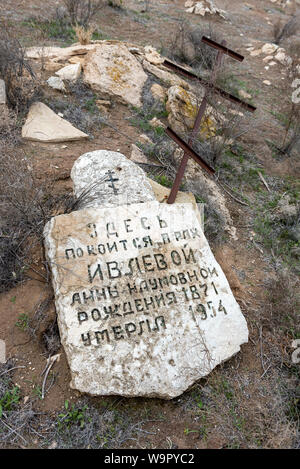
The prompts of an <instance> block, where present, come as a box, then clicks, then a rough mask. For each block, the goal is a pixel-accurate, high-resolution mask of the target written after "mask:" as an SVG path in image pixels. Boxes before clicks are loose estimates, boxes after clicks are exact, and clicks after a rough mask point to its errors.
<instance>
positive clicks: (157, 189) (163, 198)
mask: <svg viewBox="0 0 300 469" xmlns="http://www.w3.org/2000/svg"><path fill="white" fill-rule="evenodd" d="M148 181H149V182H150V184H151V186H152V189H153V192H154V195H155V198H156V200H158V201H159V202H160V203H166V202H167V200H168V197H169V195H170V192H171V189H169V188H168V187H165V186H162V185H161V184H159V183H158V182H156V181H154V180H153V179H149V178H148ZM175 202H176V204H189V203H191V204H192V205H193V206H194V208H195V210H196V209H197V205H201V204H197V202H196V199H195V196H194V194H193V193H192V192H182V191H178V192H177V195H176V200H175ZM201 227H202V230H203V229H204V220H203V218H201Z"/></svg>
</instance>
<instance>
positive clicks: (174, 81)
mask: <svg viewBox="0 0 300 469" xmlns="http://www.w3.org/2000/svg"><path fill="white" fill-rule="evenodd" d="M143 68H144V69H145V70H146V71H147V72H149V73H152V74H153V75H154V76H156V77H157V78H159V79H160V80H161V81H162V82H163V83H164V84H165V85H167V86H175V85H178V86H181V87H182V88H184V89H187V90H188V89H189V88H190V85H189V84H188V83H187V82H186V81H184V80H182V78H179V77H178V76H177V75H175V74H173V73H170V72H168V71H166V69H163V68H160V67H157V66H155V65H152V64H150V63H149V62H148V61H147V60H144V61H143Z"/></svg>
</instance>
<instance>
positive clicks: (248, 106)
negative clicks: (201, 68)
mask: <svg viewBox="0 0 300 469" xmlns="http://www.w3.org/2000/svg"><path fill="white" fill-rule="evenodd" d="M163 65H165V67H167V68H169V69H170V70H173V71H174V72H177V73H180V74H181V75H184V76H185V77H187V78H189V79H190V80H193V81H198V82H199V83H201V85H203V86H205V87H207V88H210V89H212V90H214V91H215V92H216V93H218V94H219V95H220V96H222V97H223V98H225V99H227V100H228V101H231V102H233V103H235V104H238V105H239V106H241V107H243V108H244V109H246V110H247V111H250V112H254V111H255V110H256V107H255V106H252V104H248V103H246V102H245V101H242V100H241V99H240V98H237V97H236V96H234V95H232V94H230V93H228V92H227V91H224V90H222V89H221V88H219V87H218V86H215V85H212V84H211V83H209V82H208V81H206V80H204V79H203V78H201V77H198V76H197V75H195V74H194V73H192V72H190V71H189V70H186V69H185V68H183V67H181V66H180V65H178V64H175V63H174V62H171V61H170V60H167V59H165V60H164V62H163Z"/></svg>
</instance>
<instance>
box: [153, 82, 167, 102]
mask: <svg viewBox="0 0 300 469" xmlns="http://www.w3.org/2000/svg"><path fill="white" fill-rule="evenodd" d="M150 91H151V93H152V96H153V97H154V99H156V100H158V101H160V102H162V103H164V102H165V99H166V92H165V90H164V88H163V87H162V86H160V85H159V84H158V83H154V84H153V85H152V86H151V88H150Z"/></svg>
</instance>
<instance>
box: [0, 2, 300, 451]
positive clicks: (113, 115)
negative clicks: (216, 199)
mask: <svg viewBox="0 0 300 469" xmlns="http://www.w3.org/2000/svg"><path fill="white" fill-rule="evenodd" d="M59 3H60V2H57V1H54V0H49V1H48V2H47V10H48V12H49V13H48V15H49V17H50V15H51V12H54V11H55V8H56V7H57V5H58V4H59ZM184 3H185V1H183V0H181V1H171V0H164V1H158V0H151V1H150V2H149V6H148V9H147V11H146V12H145V11H142V10H143V8H142V6H143V5H144V4H143V2H138V1H134V0H132V1H124V2H123V8H122V9H117V8H113V7H111V6H106V7H105V8H104V9H103V10H101V11H100V12H99V13H98V14H97V17H96V19H95V20H94V21H95V23H96V24H97V27H98V28H99V29H100V31H101V34H102V35H103V37H105V38H106V37H107V38H110V39H118V40H126V41H129V42H132V43H135V44H137V45H143V46H145V45H148V44H150V45H152V46H154V47H156V48H157V49H159V50H164V49H166V48H167V47H168V45H169V44H170V37H171V36H172V34H174V30H176V27H178V24H179V22H180V21H181V20H182V19H186V20H188V21H189V22H190V23H191V24H193V25H198V26H199V25H200V26H203V27H207V26H208V25H209V23H210V26H211V27H212V28H214V29H215V30H217V31H218V34H219V35H220V36H222V37H224V38H225V39H226V40H227V44H228V47H230V48H232V49H233V50H235V51H237V52H239V53H240V54H243V55H244V56H245V60H244V62H243V63H232V69H231V70H232V73H233V74H234V75H235V77H237V78H238V79H239V80H240V81H241V82H243V83H246V87H247V88H248V89H251V90H256V91H257V92H256V93H253V94H255V97H254V98H253V102H254V105H255V106H256V107H257V116H258V117H257V118H258V119H259V120H260V125H259V126H258V128H256V129H255V130H253V131H251V132H249V134H247V135H246V136H244V137H243V139H242V144H243V145H244V146H245V148H246V147H247V149H249V148H250V149H251V155H253V158H254V159H255V163H254V166H255V167H256V168H257V167H258V168H260V169H261V170H262V171H263V175H264V178H265V179H266V181H267V182H268V183H269V185H270V187H271V191H273V194H274V192H275V191H278V195H279V196H282V194H284V193H285V192H287V191H289V190H290V189H287V187H289V188H291V187H292V190H293V193H296V192H297V193H298V194H299V174H300V158H299V156H300V155H299V151H298V150H299V149H298V150H297V149H296V150H295V151H294V152H293V154H292V155H291V156H290V157H287V156H282V157H274V153H273V151H272V148H271V147H270V145H268V141H275V142H276V141H279V140H280V138H281V136H282V135H283V134H284V127H283V126H282V123H281V122H280V120H279V119H278V114H279V113H280V110H281V104H282V99H283V98H282V95H281V89H282V88H281V87H282V83H281V82H282V81H283V80H282V78H283V77H284V68H283V67H279V66H276V67H274V68H270V69H269V70H266V69H265V63H264V62H262V60H261V57H253V56H250V54H249V51H247V48H249V44H252V45H253V46H255V45H256V44H260V42H259V41H263V42H273V26H274V24H275V23H276V21H277V20H278V19H280V20H282V21H283V22H286V21H288V19H289V18H290V13H289V12H288V11H286V10H284V9H282V8H281V7H279V6H278V5H276V4H274V3H272V2H270V1H268V0H248V2H241V1H239V0H230V1H229V0H223V1H222V0H218V1H217V0H216V2H215V3H216V4H217V5H218V6H220V8H222V9H223V10H225V11H226V13H227V15H226V20H223V19H221V18H218V17H212V18H211V19H208V18H207V17H205V18H202V17H199V16H196V15H192V14H188V13H186V12H185V8H184ZM44 9H45V2H42V1H40V0H30V1H27V0H26V1H25V0H6V1H5V2H4V1H1V0H0V16H2V17H4V18H7V19H8V20H9V21H10V22H12V23H13V24H14V27H15V28H16V30H17V31H18V38H19V40H20V41H21V42H22V44H23V45H24V46H31V45H38V44H40V43H41V42H43V44H48V45H61V46H63V45H66V43H65V42H64V41H63V40H61V39H53V38H45V37H42V38H41V35H40V31H38V30H33V29H32V28H30V27H28V25H26V24H25V23H24V19H26V18H29V17H31V16H37V17H38V16H40V17H43V16H44V14H45V13H44ZM298 13H299V11H298ZM298 37H299V32H298ZM283 47H284V45H283ZM232 62H233V61H232ZM50 75H51V72H47V71H45V72H43V79H45V80H46V79H47V78H48V77H49V76H50ZM299 77H300V75H299ZM264 80H270V82H271V86H268V85H266V84H264V83H263V81H264ZM49 96H50V98H51V95H49ZM53 96H54V97H55V96H56V95H55V93H54V95H53ZM50 98H49V99H50ZM100 98H101V97H100ZM285 98H288V97H285ZM131 117H132V110H130V109H129V108H128V107H127V106H125V105H122V104H119V103H113V106H112V108H111V109H110V110H109V122H110V123H112V124H113V126H114V127H115V128H117V129H118V132H116V131H115V130H114V128H113V127H109V126H101V127H100V128H99V129H95V130H94V131H93V132H92V133H93V138H91V139H89V140H87V141H84V142H70V143H66V144H65V145H64V144H49V143H48V144H41V143H38V142H23V143H22V150H23V151H24V154H26V155H27V157H28V161H29V162H30V165H31V166H32V168H33V171H34V173H35V175H36V178H37V180H38V181H40V183H41V184H42V183H44V182H47V183H48V185H49V186H51V192H52V193H53V194H57V195H62V194H68V193H70V192H71V190H72V184H71V180H70V170H71V168H72V165H73V163H74V161H75V160H76V159H77V158H78V157H79V156H80V155H82V154H83V153H86V152H88V151H93V150H96V149H108V150H115V151H120V152H121V153H123V154H124V155H126V156H128V157H129V156H130V152H131V144H132V142H134V141H136V140H137V138H138V136H139V135H140V133H141V130H140V129H139V128H137V127H136V126H133V125H131V123H130V118H131ZM247 151H248V150H247ZM226 161H227V160H226ZM227 163H228V162H227ZM230 164H231V163H230ZM233 166H234V167H235V165H233ZM223 170H224V171H225V173H224V174H226V175H227V173H228V172H230V167H229V163H228V164H227V167H225V166H224V168H223ZM220 171H222V167H221V169H220ZM243 174H244V173H242V176H241V177H243ZM247 174H248V173H247ZM249 174H250V173H249ZM251 174H252V173H251ZM228 177H229V176H228ZM255 178H256V179H255V183H253V180H252V179H251V180H248V181H246V183H245V185H244V186H243V189H242V194H241V193H239V192H237V193H236V196H240V195H243V196H244V197H245V198H247V200H248V201H249V200H250V201H251V203H250V204H247V205H245V204H244V205H242V204H240V203H238V202H237V201H236V198H234V197H231V196H229V195H228V194H227V193H226V194H225V196H226V203H227V205H228V208H229V210H230V214H231V216H232V219H233V223H234V226H235V227H236V229H237V237H238V239H237V240H234V239H232V238H230V237H229V236H221V237H220V236H219V237H217V238H212V239H209V241H210V245H211V248H212V250H213V253H214V255H215V257H216V259H217V261H218V262H219V264H220V265H221V267H222V269H223V271H224V273H225V275H226V277H227V279H228V281H229V284H230V286H231V288H232V291H233V293H234V295H235V297H236V299H237V301H238V302H239V304H240V306H241V309H242V311H243V314H244V315H245V318H246V320H247V323H248V327H249V334H250V338H249V342H248V343H247V344H245V345H243V346H242V349H241V352H240V353H239V354H238V355H236V356H235V357H234V358H232V359H231V360H229V361H228V362H226V363H225V364H223V365H222V366H219V367H217V369H215V370H214V371H213V372H212V373H211V374H210V375H209V376H208V377H207V378H205V379H202V380H200V382H198V383H196V384H195V385H194V386H193V387H192V389H190V390H189V391H187V392H186V393H184V394H183V395H182V396H180V397H179V398H176V399H174V400H171V401H163V400H159V399H142V398H140V399H125V398H100V397H99V398H95V397H93V398H90V397H88V396H82V395H81V394H80V393H79V392H77V391H74V390H72V389H70V387H69V382H70V372H69V369H68V364H67V361H66V357H65V354H64V350H63V348H62V347H61V346H60V347H59V348H57V350H56V353H59V354H60V360H59V362H57V363H55V365H54V366H53V368H52V371H51V372H50V374H49V378H48V381H47V386H48V387H46V394H45V397H44V399H42V398H41V387H42V383H43V376H42V373H43V370H44V368H45V365H46V361H47V358H48V356H49V352H48V351H47V348H46V347H45V339H44V333H45V331H47V330H48V329H47V328H49V326H50V327H51V325H53V323H54V321H55V316H56V313H55V306H54V302H53V290H52V287H51V283H50V282H48V281H47V280H46V277H47V275H46V270H45V267H44V264H43V251H42V249H41V248H37V249H35V250H34V251H33V253H32V264H31V268H29V269H28V270H27V272H26V279H25V280H24V281H23V282H21V283H20V284H18V285H17V286H15V287H14V288H11V289H10V290H9V291H6V292H3V293H2V294H0V325H1V328H0V339H3V340H4V341H5V343H6V353H7V359H10V360H12V363H13V367H14V368H15V369H14V370H13V371H11V372H9V375H10V376H11V379H12V385H14V386H18V387H19V388H20V395H21V400H20V402H19V404H20V405H21V406H22V405H24V406H26V405H28V403H29V402H30V403H31V404H32V409H33V410H34V412H35V413H36V414H38V415H39V418H41V419H44V420H45V422H46V421H47V419H54V420H53V421H55V419H57V418H58V417H57V416H58V415H59V414H60V413H61V412H64V406H65V403H66V401H68V402H69V403H70V404H72V403H74V404H75V406H76V405H79V406H80V405H81V404H80V403H81V402H82V399H84V402H85V404H86V405H87V406H88V407H89V408H90V409H94V411H95V412H97V411H99V412H100V413H101V412H102V413H103V409H106V410H107V409H108V410H109V411H110V412H112V413H113V416H114V419H115V420H113V422H112V423H109V424H107V429H106V433H105V437H103V438H102V439H101V441H100V443H99V446H100V447H104V448H105V447H122V448H208V449H218V448H297V447H298V448H299V447H300V446H299V445H300V440H299V415H300V410H299V407H300V400H299V399H300V394H299V377H300V371H299V366H300V365H299V364H298V365H293V363H292V360H291V356H292V352H293V348H292V340H293V339H296V338H299V337H300V336H299V332H300V331H299V316H298V318H297V317H296V318H295V319H294V323H293V329H292V330H291V328H289V327H288V326H287V324H286V323H285V320H284V319H282V318H281V316H280V315H281V314H282V315H283V316H284V317H285V316H289V315H292V314H294V310H295V306H294V303H295V301H296V297H297V295H299V278H298V275H299V270H300V269H299V258H296V259H294V261H293V263H292V265H291V264H288V263H287V262H286V260H285V259H284V258H283V257H282V255H281V253H280V252H279V253H278V252H274V249H273V250H272V247H271V248H270V247H269V246H268V243H267V240H265V239H264V237H268V236H270V235H269V234H268V233H266V232H264V231H263V230H262V232H259V231H257V233H256V227H257V224H256V222H257V219H258V217H259V213H260V211H261V206H260V205H259V203H261V198H262V193H263V194H267V195H266V196H265V197H266V200H267V201H269V198H270V197H271V195H272V194H271V195H270V194H268V193H267V192H266V188H265V186H264V184H263V182H262V180H261V179H260V178H259V177H258V175H257V172H256V173H255ZM233 179H234V177H233ZM228 181H229V182H228V184H232V185H234V182H232V179H228ZM297 184H298V186H297ZM237 191H239V188H237ZM268 197H269V198H268ZM238 198H239V197H238ZM243 200H246V199H243ZM258 200H259V201H260V202H259V203H258ZM297 200H298V201H299V199H297ZM297 266H298V267H297ZM280 288H282V290H280ZM279 291H281V294H280V298H278V297H277V296H276V295H277V294H278V292H279ZM274 298H275V300H276V301H275V300H274ZM273 300H274V301H273ZM41 305H42V307H43V308H44V309H43V315H42V316H41V317H42V319H41V322H40V323H39V324H38V327H37V330H35V331H33V332H32V331H31V329H30V328H29V327H27V325H26V324H25V325H24V327H22V325H20V315H22V314H23V315H24V314H25V315H26V317H27V318H28V319H29V321H31V320H32V324H33V320H34V319H35V318H36V317H37V310H38V308H39V307H41ZM298 313H299V311H298ZM276 315H277V316H276ZM279 316H280V317H279ZM18 321H19V322H18ZM29 324H31V323H30V322H29ZM0 378H1V372H0ZM78 403H79V404H78ZM95 409H96V410H95ZM101 415H102V414H101ZM129 421H130V424H129ZM0 425H1V424H0ZM45 425H46V424H45ZM49 425H50V424H49ZM34 428H36V427H34ZM45 428H46V427H45ZM116 428H117V430H116ZM129 428H130V431H129V430H128V429H129ZM118 432H119V433H118ZM122 432H123V433H122ZM50 433H51V432H50ZM117 434H118V435H119V434H122V435H124V438H121V437H120V438H119V437H117ZM47 435H48V433H47V430H44V433H43V431H42V430H37V431H36V434H34V433H30V432H29V431H28V432H27V434H26V433H25V434H24V435H23V438H24V439H25V441H26V443H24V441H23V440H22V439H21V438H18V437H16V436H15V435H13V438H12V437H11V439H10V441H5V442H4V443H1V426H0V445H1V444H2V446H3V447H5V448H13V447H30V448H39V447H43V448H44V447H53V448H55V447H56V446H58V447H61V445H62V443H61V442H60V440H59V438H58V437H57V436H51V437H49V436H47ZM51 435H52V433H51ZM76 435H77V433H76ZM64 444H65V445H67V446H68V444H69V447H72V445H74V446H75V447H76V445H78V446H80V447H89V444H90V442H89V441H86V443H85V444H83V445H82V444H81V443H76V441H75V438H74V442H73V443H72V444H71V443H64Z"/></svg>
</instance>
